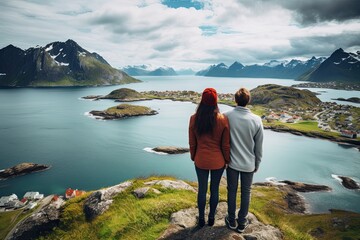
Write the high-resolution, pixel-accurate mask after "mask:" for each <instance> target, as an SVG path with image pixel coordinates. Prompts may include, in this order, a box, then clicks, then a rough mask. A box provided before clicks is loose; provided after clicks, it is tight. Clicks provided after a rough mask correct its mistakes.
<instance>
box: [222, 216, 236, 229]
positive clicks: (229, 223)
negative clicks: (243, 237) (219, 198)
mask: <svg viewBox="0 0 360 240" xmlns="http://www.w3.org/2000/svg"><path fill="white" fill-rule="evenodd" d="M225 224H226V226H227V227H228V228H230V229H231V230H235V229H236V221H235V219H232V220H231V219H230V218H229V216H226V217H225Z"/></svg>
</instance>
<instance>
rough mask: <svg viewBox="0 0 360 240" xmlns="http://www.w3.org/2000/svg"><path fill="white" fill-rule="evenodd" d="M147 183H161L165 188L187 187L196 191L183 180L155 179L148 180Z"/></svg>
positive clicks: (151, 184) (149, 184) (186, 188)
mask: <svg viewBox="0 0 360 240" xmlns="http://www.w3.org/2000/svg"><path fill="white" fill-rule="evenodd" d="M145 185H148V186H153V185H161V186H162V187H164V188H171V189H185V190H190V191H193V192H196V190H195V188H193V187H192V186H190V185H189V184H187V183H186V182H184V181H182V180H153V181H150V182H146V183H145Z"/></svg>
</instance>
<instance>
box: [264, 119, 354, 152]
mask: <svg viewBox="0 0 360 240" xmlns="http://www.w3.org/2000/svg"><path fill="white" fill-rule="evenodd" d="M264 130H271V131H274V132H279V133H291V134H293V135H297V136H303V137H310V138H317V139H321V140H328V141H331V142H335V143H338V144H346V145H347V146H349V147H353V148H356V149H358V150H359V151H360V142H359V141H357V140H352V139H350V138H349V139H337V138H335V137H331V136H325V135H322V134H321V133H317V132H305V131H300V130H295V129H290V128H285V127H279V126H268V125H264Z"/></svg>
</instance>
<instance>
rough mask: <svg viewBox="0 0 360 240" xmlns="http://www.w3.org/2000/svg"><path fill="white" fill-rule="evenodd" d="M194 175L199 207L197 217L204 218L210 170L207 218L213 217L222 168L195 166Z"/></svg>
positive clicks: (217, 199) (217, 200)
mask: <svg viewBox="0 0 360 240" xmlns="http://www.w3.org/2000/svg"><path fill="white" fill-rule="evenodd" d="M195 170H196V175H197V178H198V183H199V190H198V195H197V203H198V208H199V219H205V205H206V193H207V189H208V179H209V172H210V212H209V218H215V211H216V207H217V205H218V202H219V185H220V180H221V176H222V174H223V172H224V168H220V169H216V170H205V169H200V168H198V167H196V166H195Z"/></svg>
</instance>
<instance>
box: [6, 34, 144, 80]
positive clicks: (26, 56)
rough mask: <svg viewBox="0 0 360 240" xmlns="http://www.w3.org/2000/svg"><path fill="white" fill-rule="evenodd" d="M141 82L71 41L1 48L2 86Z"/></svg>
mask: <svg viewBox="0 0 360 240" xmlns="http://www.w3.org/2000/svg"><path fill="white" fill-rule="evenodd" d="M139 81H140V80H137V79H135V78H133V77H130V76H129V75H127V74H126V73H124V72H122V71H119V70H117V69H115V68H113V67H111V66H110V64H109V63H108V62H107V61H106V60H105V59H104V58H103V57H101V56H100V55H99V54H97V53H90V52H89V51H87V50H85V49H84V48H82V47H80V46H79V45H78V44H77V43H76V42H75V41H73V40H70V39H69V40H67V41H66V42H53V43H49V44H47V45H46V46H45V47H35V48H29V49H27V50H22V49H20V48H17V47H15V46H13V45H9V46H7V47H5V48H3V49H0V86H2V87H17V86H20V87H44V86H94V85H115V84H125V83H131V82H139Z"/></svg>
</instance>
